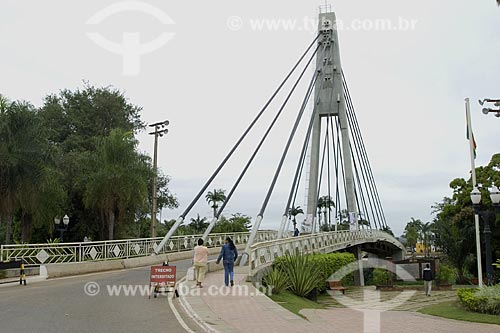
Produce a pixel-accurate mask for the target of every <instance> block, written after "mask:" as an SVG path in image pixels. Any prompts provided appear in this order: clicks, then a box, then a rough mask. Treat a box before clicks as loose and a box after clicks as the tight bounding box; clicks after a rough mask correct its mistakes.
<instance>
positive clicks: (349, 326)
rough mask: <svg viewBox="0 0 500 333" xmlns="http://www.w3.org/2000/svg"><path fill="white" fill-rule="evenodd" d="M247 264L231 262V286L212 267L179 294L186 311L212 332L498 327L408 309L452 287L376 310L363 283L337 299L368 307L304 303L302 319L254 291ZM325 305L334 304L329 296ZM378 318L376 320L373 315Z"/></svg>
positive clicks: (461, 331) (423, 332) (464, 331)
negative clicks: (309, 305) (201, 282)
mask: <svg viewBox="0 0 500 333" xmlns="http://www.w3.org/2000/svg"><path fill="white" fill-rule="evenodd" d="M246 270H247V268H246V269H244V270H241V271H240V270H239V268H236V273H237V274H236V276H235V282H236V286H235V287H233V288H229V287H225V286H223V276H222V273H221V272H215V273H210V274H208V275H207V277H206V280H205V283H204V288H202V289H198V290H196V288H193V289H191V290H196V293H192V294H190V295H186V296H184V301H186V302H187V303H188V304H189V305H190V308H191V310H190V311H192V312H194V313H196V315H197V317H199V318H201V319H202V320H203V321H205V322H206V323H207V324H208V325H209V326H210V328H212V329H213V331H214V332H216V331H218V332H249V333H250V332H258V333H264V332H277V333H280V332H283V333H295V332H297V333H299V332H308V333H323V332H324V333H327V332H328V333H330V332H339V333H350V332H353V333H354V332H382V333H396V332H397V333H400V332H419V333H427V332H432V333H469V332H474V333H497V332H498V333H500V326H497V325H488V324H477V323H468V322H461V321H455V320H448V319H441V318H437V317H432V316H427V315H422V314H419V313H416V312H413V311H415V310H416V309H418V308H420V307H422V306H421V305H420V304H421V302H424V303H425V305H427V304H433V303H436V302H438V301H446V300H449V299H453V298H454V296H452V295H454V294H453V292H435V293H434V294H433V296H432V297H426V296H425V295H423V296H422V295H421V294H418V293H417V294H414V295H412V296H411V297H410V300H409V301H408V302H405V303H404V304H403V305H400V306H398V307H396V310H405V311H386V312H380V311H377V310H376V308H377V307H376V303H377V299H378V297H379V296H378V294H376V293H373V291H372V292H368V293H364V292H363V289H360V288H358V289H353V290H351V291H350V292H348V293H347V294H346V298H345V299H342V300H341V301H342V302H344V303H345V301H346V299H347V297H348V298H349V299H351V300H353V301H356V299H358V300H360V299H364V298H366V300H367V302H366V303H365V306H364V307H365V308H366V307H368V309H369V310H365V311H364V312H360V311H356V310H353V309H349V308H338V307H337V308H334V307H332V308H327V309H321V310H318V309H304V310H302V311H301V314H302V315H304V316H305V317H306V318H307V320H305V319H303V318H301V317H299V316H296V315H294V314H293V313H291V312H289V311H288V310H286V309H284V308H283V307H281V306H280V305H278V304H276V303H274V302H273V301H272V300H270V299H269V298H268V297H266V296H263V295H256V294H258V293H257V291H256V290H255V288H254V287H253V286H252V285H251V284H249V283H247V282H245V279H246V274H245V273H246ZM186 286H191V287H193V283H191V282H187V283H185V285H184V286H183V287H184V288H185V287H186ZM369 291H370V290H369ZM198 292H199V294H197V293H198ZM393 293H394V292H384V293H381V296H380V300H382V301H384V300H386V299H388V298H393V297H396V296H397V294H398V293H397V292H396V293H395V294H393ZM226 294H227V295H226ZM367 295H368V296H367ZM329 305H333V302H332V303H331V304H329ZM367 305H368V306H367ZM364 315H366V316H367V318H369V320H368V321H367V323H368V324H367V329H366V330H364V328H363V318H364ZM378 318H380V321H377V320H378ZM370 325H375V326H374V327H371V326H370Z"/></svg>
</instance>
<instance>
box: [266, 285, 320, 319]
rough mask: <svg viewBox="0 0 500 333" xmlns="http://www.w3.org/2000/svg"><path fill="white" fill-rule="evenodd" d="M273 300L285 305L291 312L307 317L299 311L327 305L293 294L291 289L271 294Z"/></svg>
mask: <svg viewBox="0 0 500 333" xmlns="http://www.w3.org/2000/svg"><path fill="white" fill-rule="evenodd" d="M270 297H271V299H272V300H273V301H275V302H276V303H278V304H279V305H281V306H282V307H284V308H285V309H287V310H288V311H290V312H293V313H295V314H296V315H298V316H300V317H302V318H304V319H307V318H306V317H305V316H303V315H301V314H300V313H299V312H300V310H302V309H324V308H325V305H323V304H320V303H317V302H314V301H311V300H309V299H307V298H304V297H300V296H297V295H294V294H292V293H291V292H289V291H283V292H281V293H279V294H273V295H271V296H270Z"/></svg>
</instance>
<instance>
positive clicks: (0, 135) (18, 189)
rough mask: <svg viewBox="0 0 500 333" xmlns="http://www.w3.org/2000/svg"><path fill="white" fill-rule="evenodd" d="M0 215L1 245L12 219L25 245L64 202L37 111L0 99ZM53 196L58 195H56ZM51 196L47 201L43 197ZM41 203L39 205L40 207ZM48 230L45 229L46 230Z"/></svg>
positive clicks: (8, 235)
mask: <svg viewBox="0 0 500 333" xmlns="http://www.w3.org/2000/svg"><path fill="white" fill-rule="evenodd" d="M0 139H1V140H0V141H1V142H2V143H3V144H2V145H0V215H4V216H6V230H5V242H6V243H10V242H11V241H12V231H13V229H12V226H13V223H14V217H15V216H19V220H20V223H21V236H20V240H21V241H23V242H26V241H29V240H30V238H31V229H32V225H33V223H34V222H35V223H38V224H40V223H46V224H47V223H48V224H49V225H50V226H51V225H52V224H51V223H50V221H51V220H52V219H51V218H50V217H49V216H50V215H52V214H55V210H57V206H58V205H59V204H60V203H61V201H62V200H64V194H63V193H61V192H63V190H62V189H61V187H60V184H58V183H57V182H56V179H55V178H53V177H51V176H52V175H53V174H54V170H53V168H52V167H53V163H52V162H53V161H51V156H50V154H49V147H48V144H47V141H46V137H45V135H44V128H43V127H42V126H41V124H40V119H39V115H38V112H37V110H36V109H35V108H34V107H33V106H32V105H31V104H29V103H27V102H19V101H17V102H9V101H8V100H7V99H6V98H5V97H1V98H0ZM56 193H57V194H58V195H56ZM51 194H53V196H52V197H51V198H50V199H51V201H50V202H47V201H48V200H47V196H48V195H51ZM42 203H43V204H42ZM50 226H49V228H50Z"/></svg>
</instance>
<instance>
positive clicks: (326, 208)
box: [318, 195, 335, 226]
mask: <svg viewBox="0 0 500 333" xmlns="http://www.w3.org/2000/svg"><path fill="white" fill-rule="evenodd" d="M332 207H335V203H334V202H333V200H332V197H330V196H328V195H325V196H322V197H320V198H319V199H318V210H319V214H321V213H323V216H324V219H323V224H325V225H326V224H328V226H330V224H331V221H330V219H329V218H328V217H329V214H328V213H329V212H331V210H332Z"/></svg>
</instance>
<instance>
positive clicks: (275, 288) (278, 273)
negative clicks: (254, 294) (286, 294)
mask: <svg viewBox="0 0 500 333" xmlns="http://www.w3.org/2000/svg"><path fill="white" fill-rule="evenodd" d="M263 281H264V283H265V284H266V286H268V287H271V288H272V290H271V291H272V293H273V294H279V293H280V292H282V291H283V290H286V289H288V287H289V286H290V282H289V278H288V275H286V273H285V272H283V270H282V269H280V268H277V267H275V268H273V269H272V270H271V271H269V272H268V273H267V274H266V275H265V276H264V278H263Z"/></svg>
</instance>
